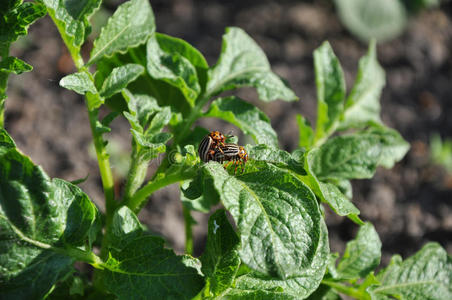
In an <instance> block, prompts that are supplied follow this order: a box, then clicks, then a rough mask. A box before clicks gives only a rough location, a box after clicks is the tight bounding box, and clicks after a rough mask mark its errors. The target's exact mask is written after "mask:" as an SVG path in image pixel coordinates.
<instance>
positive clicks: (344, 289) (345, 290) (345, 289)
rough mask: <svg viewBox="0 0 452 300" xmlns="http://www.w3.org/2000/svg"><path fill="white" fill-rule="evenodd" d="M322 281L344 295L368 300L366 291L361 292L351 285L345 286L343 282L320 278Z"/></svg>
mask: <svg viewBox="0 0 452 300" xmlns="http://www.w3.org/2000/svg"><path fill="white" fill-rule="evenodd" d="M322 283H323V284H325V285H327V286H329V287H332V288H333V289H335V290H336V291H337V292H339V293H342V294H344V295H347V296H350V297H353V298H355V299H360V300H370V298H369V296H368V295H367V293H362V292H360V291H359V290H357V289H355V288H353V287H351V286H347V285H344V284H341V283H339V282H335V281H331V280H326V279H324V280H322Z"/></svg>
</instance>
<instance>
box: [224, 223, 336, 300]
mask: <svg viewBox="0 0 452 300" xmlns="http://www.w3.org/2000/svg"><path fill="white" fill-rule="evenodd" d="M320 228H321V231H320V234H321V238H320V243H319V245H318V248H317V250H316V254H315V256H314V260H313V261H312V263H311V265H310V266H307V267H305V268H303V269H302V270H300V274H299V275H298V276H297V277H293V278H290V279H286V280H279V279H276V278H272V277H268V276H264V275H262V274H258V273H256V272H252V273H249V274H246V275H243V276H240V277H238V278H237V280H236V283H235V286H234V287H232V288H231V289H229V290H228V291H227V293H226V296H227V299H294V300H295V299H305V298H306V297H307V296H308V295H309V294H311V293H312V292H313V291H315V290H316V289H317V287H318V286H319V284H320V282H321V280H322V278H323V275H324V273H325V269H326V262H327V256H328V253H329V251H330V250H329V245H328V231H327V228H326V225H325V223H324V222H323V221H322V222H321V227H320Z"/></svg>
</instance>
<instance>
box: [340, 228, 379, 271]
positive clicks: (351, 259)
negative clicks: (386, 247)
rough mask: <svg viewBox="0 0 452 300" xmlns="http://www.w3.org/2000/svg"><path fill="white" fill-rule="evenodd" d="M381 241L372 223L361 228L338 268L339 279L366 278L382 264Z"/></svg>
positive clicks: (348, 245)
mask: <svg viewBox="0 0 452 300" xmlns="http://www.w3.org/2000/svg"><path fill="white" fill-rule="evenodd" d="M380 257H381V241H380V238H379V237H378V233H377V232H376V231H375V228H374V227H373V226H372V224H371V223H366V224H364V225H363V226H361V227H360V228H359V231H358V234H357V235H356V238H355V239H354V240H353V241H350V242H348V243H347V248H346V249H345V253H344V256H342V258H341V260H340V261H339V264H338V266H337V268H336V271H337V275H336V276H337V278H341V279H348V280H349V279H358V278H365V277H366V276H367V275H368V274H370V272H372V271H373V270H375V268H376V267H377V266H378V265H379V264H380Z"/></svg>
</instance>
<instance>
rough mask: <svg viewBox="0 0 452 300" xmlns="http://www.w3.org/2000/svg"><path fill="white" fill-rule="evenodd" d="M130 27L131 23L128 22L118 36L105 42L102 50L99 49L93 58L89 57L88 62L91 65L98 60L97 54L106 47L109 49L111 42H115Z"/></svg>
mask: <svg viewBox="0 0 452 300" xmlns="http://www.w3.org/2000/svg"><path fill="white" fill-rule="evenodd" d="M131 26H132V23H131V22H128V25H126V26H125V27H124V28H123V29H122V30H120V31H119V32H118V34H116V35H115V36H114V38H113V39H111V40H110V41H109V42H107V43H106V44H105V46H104V47H103V48H101V49H99V51H97V53H96V54H95V55H94V56H93V57H91V59H90V62H91V63H92V62H93V61H95V60H96V59H97V58H98V56H99V53H102V52H103V51H104V50H105V49H106V48H107V47H109V46H110V45H111V44H112V43H113V42H115V41H116V40H117V39H118V37H119V36H120V35H121V34H122V33H123V32H124V31H126V29H129V28H130V27H131Z"/></svg>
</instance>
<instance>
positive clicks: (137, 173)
mask: <svg viewBox="0 0 452 300" xmlns="http://www.w3.org/2000/svg"><path fill="white" fill-rule="evenodd" d="M133 144H134V145H133V151H132V157H131V160H130V168H129V172H128V174H127V182H126V185H125V187H124V196H123V201H128V200H129V199H130V198H131V197H132V196H133V194H134V193H135V192H136V191H137V190H138V188H139V187H140V186H141V184H142V183H143V181H144V179H145V177H146V171H147V169H148V161H143V160H142V159H140V155H139V151H140V150H139V145H136V143H133Z"/></svg>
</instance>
